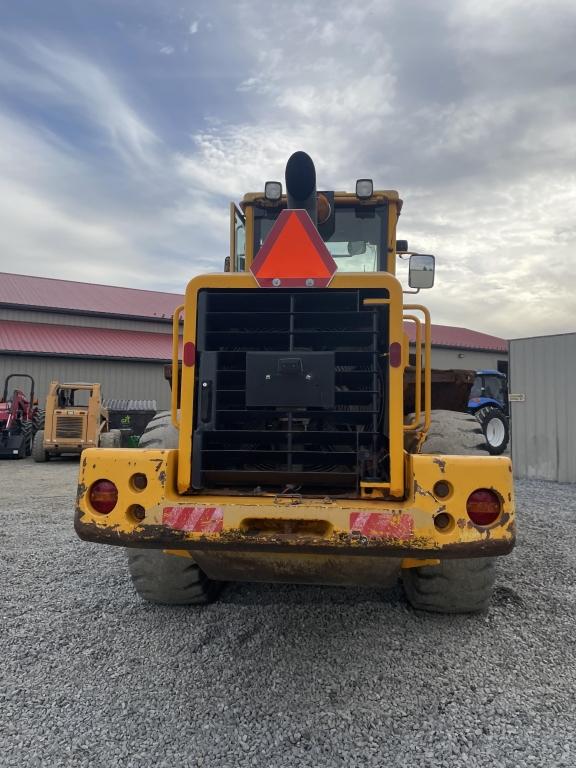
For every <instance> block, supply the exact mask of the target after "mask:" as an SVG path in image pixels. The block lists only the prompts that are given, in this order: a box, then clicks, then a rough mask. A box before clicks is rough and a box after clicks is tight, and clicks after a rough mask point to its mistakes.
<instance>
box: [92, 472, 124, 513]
mask: <svg viewBox="0 0 576 768" xmlns="http://www.w3.org/2000/svg"><path fill="white" fill-rule="evenodd" d="M88 498H89V499H90V504H91V506H92V507H93V509H95V510H96V512H100V514H101V515H107V514H108V513H109V512H112V510H113V509H114V507H115V506H116V502H117V501H118V488H116V486H115V485H114V483H112V482H110V480H96V482H95V483H94V484H93V485H92V487H91V488H90V494H89V497H88Z"/></svg>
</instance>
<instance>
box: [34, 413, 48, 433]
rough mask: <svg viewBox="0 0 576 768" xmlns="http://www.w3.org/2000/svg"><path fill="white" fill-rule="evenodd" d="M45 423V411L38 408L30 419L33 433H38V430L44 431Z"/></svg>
mask: <svg viewBox="0 0 576 768" xmlns="http://www.w3.org/2000/svg"><path fill="white" fill-rule="evenodd" d="M45 421H46V411H45V410H44V409H43V408H38V409H37V410H36V413H35V414H34V416H33V417H32V423H33V424H34V432H38V430H39V429H44V422H45Z"/></svg>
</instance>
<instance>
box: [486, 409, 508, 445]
mask: <svg viewBox="0 0 576 768" xmlns="http://www.w3.org/2000/svg"><path fill="white" fill-rule="evenodd" d="M482 411H483V413H482V415H481V416H479V420H480V424H481V425H482V430H483V432H484V437H485V438H486V445H487V446H488V452H489V453H490V454H492V456H500V455H501V454H502V453H504V451H505V450H506V447H507V445H508V440H509V438H510V427H509V424H508V419H507V418H506V416H505V414H504V413H502V411H501V410H500V409H499V408H483V409H482Z"/></svg>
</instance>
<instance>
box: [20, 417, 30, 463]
mask: <svg viewBox="0 0 576 768" xmlns="http://www.w3.org/2000/svg"><path fill="white" fill-rule="evenodd" d="M20 429H21V431H22V434H23V435H24V453H23V454H22V455H18V458H19V459H24V458H26V456H30V454H31V453H32V438H33V437H34V428H33V426H32V422H31V421H23V422H22V424H21V426H20Z"/></svg>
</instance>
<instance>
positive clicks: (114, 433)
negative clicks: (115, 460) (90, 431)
mask: <svg viewBox="0 0 576 768" xmlns="http://www.w3.org/2000/svg"><path fill="white" fill-rule="evenodd" d="M121 443H122V432H120V430H119V429H111V430H110V431H109V432H102V434H101V435H100V448H120V445H121Z"/></svg>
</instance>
